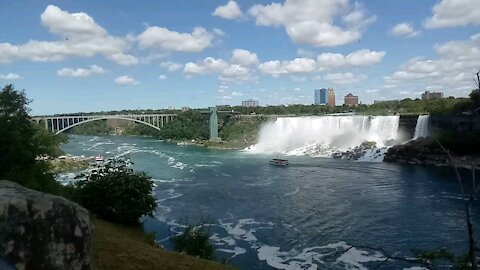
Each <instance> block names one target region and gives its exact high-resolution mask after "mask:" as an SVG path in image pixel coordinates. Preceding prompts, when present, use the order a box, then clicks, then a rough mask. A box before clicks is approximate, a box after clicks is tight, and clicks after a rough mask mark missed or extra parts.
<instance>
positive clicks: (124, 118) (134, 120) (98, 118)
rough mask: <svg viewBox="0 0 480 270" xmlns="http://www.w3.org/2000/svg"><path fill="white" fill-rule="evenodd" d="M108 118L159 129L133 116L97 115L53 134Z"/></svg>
mask: <svg viewBox="0 0 480 270" xmlns="http://www.w3.org/2000/svg"><path fill="white" fill-rule="evenodd" d="M108 119H120V120H128V121H132V122H135V123H140V124H144V125H146V126H149V127H152V128H154V129H156V130H158V131H160V130H161V129H160V128H159V127H156V126H154V125H152V124H150V123H147V122H144V121H141V120H138V119H134V118H128V117H122V116H103V117H97V118H90V119H86V120H84V121H81V122H78V123H75V124H72V125H70V126H68V127H65V128H63V129H61V130H59V131H57V132H55V134H60V133H62V132H64V131H67V130H69V129H71V128H73V127H76V126H79V125H81V124H85V123H88V122H93V121H97V120H108Z"/></svg>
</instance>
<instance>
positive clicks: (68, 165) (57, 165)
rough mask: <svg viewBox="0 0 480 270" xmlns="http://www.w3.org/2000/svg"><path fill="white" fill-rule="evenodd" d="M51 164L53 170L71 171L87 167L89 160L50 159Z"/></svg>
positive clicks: (59, 171)
mask: <svg viewBox="0 0 480 270" xmlns="http://www.w3.org/2000/svg"><path fill="white" fill-rule="evenodd" d="M50 165H51V172H53V173H61V172H70V171H76V170H84V169H87V168H88V161H86V160H59V159H54V160H51V161H50Z"/></svg>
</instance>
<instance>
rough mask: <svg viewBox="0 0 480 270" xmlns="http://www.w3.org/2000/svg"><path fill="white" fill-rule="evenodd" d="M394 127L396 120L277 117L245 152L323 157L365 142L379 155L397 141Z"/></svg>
mask: <svg viewBox="0 0 480 270" xmlns="http://www.w3.org/2000/svg"><path fill="white" fill-rule="evenodd" d="M398 126H399V116H309V117H279V118H277V119H276V120H275V121H274V122H269V123H266V124H265V125H264V126H263V127H262V128H261V130H260V134H259V140H258V143H257V144H255V145H253V146H251V147H250V148H249V149H248V151H250V152H254V153H272V154H273V153H282V154H285V155H312V156H325V157H327V156H332V155H333V154H335V153H338V152H342V151H351V150H353V149H354V148H355V147H357V149H358V147H359V146H361V145H363V144H364V143H365V142H368V143H369V145H374V146H375V147H373V148H375V149H376V150H375V151H376V152H377V153H380V152H379V151H381V150H380V149H382V148H385V147H386V146H389V145H391V141H392V140H396V139H397V131H398ZM366 152H368V151H366ZM364 154H365V153H364Z"/></svg>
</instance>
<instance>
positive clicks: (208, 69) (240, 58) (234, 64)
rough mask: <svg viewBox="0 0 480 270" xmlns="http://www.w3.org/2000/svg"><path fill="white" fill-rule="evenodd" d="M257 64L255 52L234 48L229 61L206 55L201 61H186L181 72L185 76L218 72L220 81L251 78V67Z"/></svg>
mask: <svg viewBox="0 0 480 270" xmlns="http://www.w3.org/2000/svg"><path fill="white" fill-rule="evenodd" d="M256 64H258V57H257V54H255V53H252V52H250V51H247V50H242V49H235V50H233V51H232V57H231V60H230V61H227V60H224V59H217V58H213V57H207V58H205V59H204V60H203V61H201V62H197V63H193V62H189V63H186V64H185V66H184V67H183V73H184V74H185V75H187V76H194V75H205V74H218V75H219V78H220V80H222V81H248V80H252V79H253V78H252V76H251V75H252V74H251V67H252V66H253V65H256Z"/></svg>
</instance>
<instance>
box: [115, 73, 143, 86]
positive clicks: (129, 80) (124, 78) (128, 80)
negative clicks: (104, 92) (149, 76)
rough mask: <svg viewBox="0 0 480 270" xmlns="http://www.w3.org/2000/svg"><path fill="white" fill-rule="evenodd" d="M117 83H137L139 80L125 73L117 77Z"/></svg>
mask: <svg viewBox="0 0 480 270" xmlns="http://www.w3.org/2000/svg"><path fill="white" fill-rule="evenodd" d="M115 83H116V84H119V85H135V84H138V81H136V80H135V79H134V78H131V77H129V76H127V75H123V76H120V77H118V78H116V79H115Z"/></svg>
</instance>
